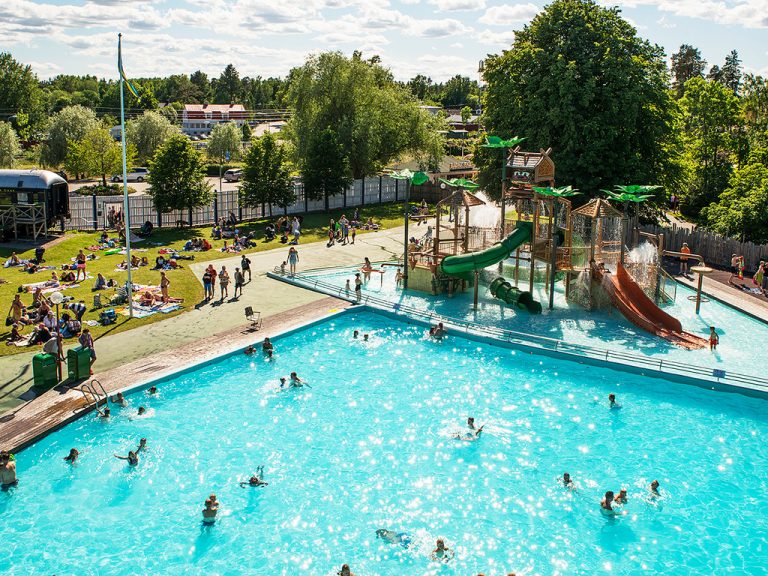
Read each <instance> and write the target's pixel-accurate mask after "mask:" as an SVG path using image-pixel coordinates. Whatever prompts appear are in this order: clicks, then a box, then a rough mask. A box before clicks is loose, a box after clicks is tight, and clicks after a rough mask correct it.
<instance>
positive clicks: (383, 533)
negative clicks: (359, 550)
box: [376, 528, 411, 548]
mask: <svg viewBox="0 0 768 576" xmlns="http://www.w3.org/2000/svg"><path fill="white" fill-rule="evenodd" d="M376 538H381V539H382V540H385V541H386V542H389V543H390V544H399V545H400V546H402V547H403V548H408V546H410V545H411V537H410V536H409V535H408V534H406V533H405V532H395V531H394V530H387V529H386V528H379V529H378V530H376Z"/></svg>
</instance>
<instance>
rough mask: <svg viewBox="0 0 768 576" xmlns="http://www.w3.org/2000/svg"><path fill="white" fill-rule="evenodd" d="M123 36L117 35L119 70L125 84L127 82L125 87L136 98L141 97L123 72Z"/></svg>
mask: <svg viewBox="0 0 768 576" xmlns="http://www.w3.org/2000/svg"><path fill="white" fill-rule="evenodd" d="M122 36H123V35H122V34H118V35H117V69H118V71H119V72H120V78H122V79H123V82H125V85H126V86H127V87H128V91H129V92H130V93H131V94H133V95H134V96H135V97H136V98H138V97H139V92H138V91H137V90H136V87H135V86H134V85H133V84H131V81H130V80H128V77H127V76H126V75H125V70H123V52H122V47H121V43H122V40H123V38H122Z"/></svg>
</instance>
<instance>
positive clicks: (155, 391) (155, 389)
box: [149, 386, 157, 396]
mask: <svg viewBox="0 0 768 576" xmlns="http://www.w3.org/2000/svg"><path fill="white" fill-rule="evenodd" d="M149 393H150V394H151V395H153V396H154V395H155V394H157V386H152V387H151V388H150V389H149Z"/></svg>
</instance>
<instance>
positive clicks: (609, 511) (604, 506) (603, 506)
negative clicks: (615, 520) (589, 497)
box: [600, 490, 617, 516]
mask: <svg viewBox="0 0 768 576" xmlns="http://www.w3.org/2000/svg"><path fill="white" fill-rule="evenodd" d="M613 498H614V496H613V491H612V490H608V492H606V493H605V497H604V498H603V499H602V500H601V501H600V512H601V513H602V514H603V516H616V514H617V513H616V510H614V509H613Z"/></svg>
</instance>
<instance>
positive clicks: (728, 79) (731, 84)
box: [721, 50, 741, 94]
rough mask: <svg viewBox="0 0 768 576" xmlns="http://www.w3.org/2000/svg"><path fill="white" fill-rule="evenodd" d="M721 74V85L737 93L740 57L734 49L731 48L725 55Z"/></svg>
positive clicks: (739, 83)
mask: <svg viewBox="0 0 768 576" xmlns="http://www.w3.org/2000/svg"><path fill="white" fill-rule="evenodd" d="M721 74H722V79H721V82H722V83H723V85H724V86H725V87H726V88H730V89H731V90H733V93H734V94H738V93H739V87H740V86H741V59H740V58H739V53H738V52H736V50H731V53H730V54H728V56H726V57H725V64H723V67H722V69H721Z"/></svg>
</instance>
